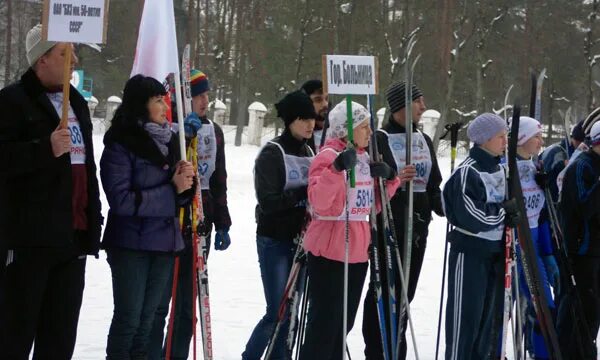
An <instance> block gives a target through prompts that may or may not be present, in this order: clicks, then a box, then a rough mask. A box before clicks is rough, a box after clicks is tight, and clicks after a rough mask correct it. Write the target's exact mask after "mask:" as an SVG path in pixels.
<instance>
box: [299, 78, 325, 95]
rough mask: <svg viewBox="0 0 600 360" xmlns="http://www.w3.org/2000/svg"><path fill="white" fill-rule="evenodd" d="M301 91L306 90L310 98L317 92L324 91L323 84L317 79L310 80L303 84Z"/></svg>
mask: <svg viewBox="0 0 600 360" xmlns="http://www.w3.org/2000/svg"><path fill="white" fill-rule="evenodd" d="M301 89H302V90H304V92H305V93H306V94H307V95H308V96H310V95H312V94H314V93H315V92H317V91H323V82H322V81H321V80H317V79H313V80H308V81H307V82H305V83H304V84H302V87H301Z"/></svg>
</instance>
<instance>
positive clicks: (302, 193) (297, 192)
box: [288, 186, 308, 202]
mask: <svg viewBox="0 0 600 360" xmlns="http://www.w3.org/2000/svg"><path fill="white" fill-rule="evenodd" d="M288 191H289V192H290V196H291V197H292V198H293V199H294V201H295V202H300V201H302V200H306V199H308V186H302V187H299V188H297V189H292V190H288Z"/></svg>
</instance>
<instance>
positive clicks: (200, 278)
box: [166, 44, 213, 360]
mask: <svg viewBox="0 0 600 360" xmlns="http://www.w3.org/2000/svg"><path fill="white" fill-rule="evenodd" d="M190 71H191V63H190V45H189V44H188V45H186V46H185V49H184V51H183V56H182V63H181V72H182V73H181V75H182V79H183V93H184V99H183V101H182V102H183V108H184V114H183V115H184V116H183V118H185V117H186V116H187V115H189V114H190V113H191V112H192V111H193V110H192V92H191V87H190ZM180 110H181V108H180ZM187 159H188V161H191V162H192V164H193V166H194V172H195V173H196V174H198V176H200V173H199V172H198V136H195V137H194V138H193V139H192V140H191V142H190V146H189V147H188V153H187ZM191 220H192V267H193V271H194V272H195V273H196V276H195V277H194V279H193V281H194V284H193V285H192V288H193V299H194V301H192V304H193V309H192V317H193V320H192V328H193V354H194V359H196V354H197V350H196V322H197V311H196V305H195V304H196V299H198V304H199V309H200V326H201V332H202V350H203V355H204V360H212V359H213V349H212V326H211V314H210V296H209V288H208V268H207V259H208V250H209V249H208V242H207V241H206V237H205V236H204V235H199V234H198V227H199V226H200V224H202V223H203V222H204V209H203V206H202V187H201V186H200V181H199V179H198V182H197V186H196V193H195V194H194V198H193V200H192V211H191ZM178 274H179V258H177V259H176V260H175V269H174V275H173V288H172V301H171V311H170V316H169V324H168V327H167V344H166V359H167V360H169V359H170V358H171V347H172V339H173V324H174V320H175V303H176V300H177V299H176V289H177V282H178Z"/></svg>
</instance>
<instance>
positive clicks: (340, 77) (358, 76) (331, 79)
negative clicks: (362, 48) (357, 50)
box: [323, 55, 377, 95]
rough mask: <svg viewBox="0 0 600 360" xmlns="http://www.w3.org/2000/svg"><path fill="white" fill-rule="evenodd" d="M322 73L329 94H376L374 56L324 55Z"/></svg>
mask: <svg viewBox="0 0 600 360" xmlns="http://www.w3.org/2000/svg"><path fill="white" fill-rule="evenodd" d="M323 75H324V78H325V79H326V80H327V81H326V82H325V83H326V85H327V92H328V93H330V94H342V95H371V94H377V66H376V61H375V57H374V56H353V55H324V56H323Z"/></svg>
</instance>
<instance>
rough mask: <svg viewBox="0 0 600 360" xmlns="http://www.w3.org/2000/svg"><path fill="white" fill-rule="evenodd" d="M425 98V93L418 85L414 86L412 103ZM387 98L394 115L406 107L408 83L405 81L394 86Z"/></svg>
mask: <svg viewBox="0 0 600 360" xmlns="http://www.w3.org/2000/svg"><path fill="white" fill-rule="evenodd" d="M421 96H423V93H422V92H421V90H419V88H418V87H417V85H415V84H413V85H412V101H415V100H417V99H418V98H420V97H421ZM385 98H386V100H387V103H388V106H389V107H390V113H391V114H393V113H395V112H398V111H400V110H402V109H404V108H405V107H406V83H405V82H404V81H400V82H397V83H394V84H392V86H390V87H389V88H388V89H387V90H386V92H385Z"/></svg>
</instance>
